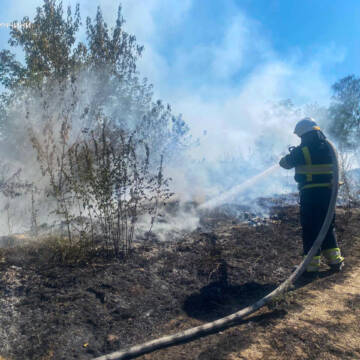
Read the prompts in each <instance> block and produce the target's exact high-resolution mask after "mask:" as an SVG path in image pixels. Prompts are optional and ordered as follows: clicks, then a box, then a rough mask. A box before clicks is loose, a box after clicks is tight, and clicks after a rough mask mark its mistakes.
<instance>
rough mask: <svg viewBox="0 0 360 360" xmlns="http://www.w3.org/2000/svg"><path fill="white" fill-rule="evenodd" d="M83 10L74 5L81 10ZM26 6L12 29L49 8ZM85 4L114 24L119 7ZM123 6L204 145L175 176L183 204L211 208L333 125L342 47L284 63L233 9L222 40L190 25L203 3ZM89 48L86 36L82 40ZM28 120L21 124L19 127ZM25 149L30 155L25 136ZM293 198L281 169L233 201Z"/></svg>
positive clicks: (253, 24)
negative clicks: (330, 75) (333, 77)
mask: <svg viewBox="0 0 360 360" xmlns="http://www.w3.org/2000/svg"><path fill="white" fill-rule="evenodd" d="M76 2H77V1H68V2H64V5H65V6H66V5H67V4H70V5H72V6H73V8H74V5H75V3H76ZM22 3H23V4H22V5H21V6H19V2H17V3H16V6H15V5H14V4H13V2H6V3H5V4H6V5H5V12H4V13H6V17H5V18H4V19H2V21H11V20H14V19H21V18H22V17H23V16H25V15H29V14H34V8H35V6H39V5H41V3H42V1H40V0H39V1H34V0H33V1H27V2H22ZM79 3H80V11H81V14H82V19H83V22H84V19H85V17H86V16H90V17H92V18H93V17H94V16H95V13H96V5H97V4H99V5H100V6H101V8H102V10H103V13H104V18H105V20H106V21H107V22H108V23H109V24H113V23H114V20H115V13H116V11H115V10H116V8H115V5H116V4H114V2H112V1H109V0H100V1H98V2H97V3H93V2H86V1H84V0H81V1H79ZM122 5H123V15H124V17H125V19H126V24H125V30H126V31H128V32H130V33H134V34H135V35H136V36H137V40H138V43H139V44H143V45H144V46H145V52H144V54H143V57H142V58H141V59H140V61H139V64H138V70H139V72H140V75H141V76H144V77H147V78H148V79H149V80H150V82H151V83H153V84H154V91H155V96H156V97H159V98H161V99H163V100H164V101H166V102H169V103H170V104H171V105H172V108H173V111H174V112H175V113H181V114H182V115H183V118H184V120H185V121H186V122H187V124H188V125H189V126H190V133H191V135H192V138H193V140H194V142H195V143H197V144H196V145H194V146H192V147H191V148H190V149H189V150H188V151H187V152H186V153H185V154H183V155H182V156H181V158H177V161H176V163H172V164H168V167H167V172H166V175H167V176H171V177H172V178H173V182H172V186H173V190H174V191H175V192H176V193H177V196H178V197H179V198H180V199H182V200H184V201H189V200H195V201H198V202H200V203H204V202H206V201H211V199H213V198H214V197H217V196H219V195H221V194H223V193H225V192H226V191H228V190H229V189H232V188H233V187H234V186H237V185H239V184H241V183H243V182H246V181H248V180H249V179H251V178H252V177H253V176H256V175H258V174H260V173H262V172H263V171H265V170H266V169H268V168H269V167H271V166H273V165H274V164H276V163H277V161H278V159H279V157H280V155H281V154H283V153H284V152H285V151H286V150H287V147H288V146H289V145H296V144H297V143H298V139H297V138H296V137H295V135H293V128H294V125H295V123H296V121H298V120H299V119H300V118H301V117H303V116H313V117H315V118H316V119H318V120H319V121H320V123H321V124H322V125H326V117H325V112H324V111H323V110H322V108H321V107H322V106H326V105H327V104H328V102H329V99H330V92H329V91H330V88H329V84H328V82H327V80H326V79H325V78H324V76H323V68H324V67H326V66H329V65H332V64H334V63H338V62H341V61H342V60H343V58H344V56H345V54H344V52H343V51H341V49H338V48H336V47H335V46H334V45H333V44H329V46H327V47H323V48H319V50H318V51H317V52H316V53H314V56H313V57H312V58H311V59H305V58H304V57H303V55H302V53H301V50H299V49H293V51H291V52H289V53H288V54H287V55H286V56H284V55H282V56H280V54H279V53H277V51H276V49H275V47H274V46H273V43H272V39H271V38H269V36H268V35H267V31H266V29H264V28H263V27H262V24H261V23H259V22H258V21H257V20H256V19H252V18H250V17H249V16H248V15H247V14H245V13H244V12H243V11H241V9H239V8H238V7H236V6H235V2H233V1H230V2H228V4H227V5H224V7H223V9H222V12H221V14H219V16H222V17H223V18H224V19H226V21H223V22H222V25H221V26H219V27H218V28H216V29H215V30H216V31H215V30H214V29H212V28H211V27H210V26H209V24H206V27H204V29H203V30H201V28H202V24H201V19H200V18H199V20H198V21H199V23H198V24H195V25H194V24H193V25H192V27H191V26H189V24H190V23H194V19H196V16H195V15H194V14H195V11H196V9H197V8H196V6H198V4H196V2H195V1H193V0H186V1H182V2H179V1H176V0H170V1H165V0H150V1H145V0H144V1H140V2H139V1H137V2H136V3H135V2H133V1H130V0H123V1H122ZM30 20H31V16H30ZM165 29H166V31H165ZM201 31H202V32H201ZM191 32H193V37H194V39H195V40H194V41H191V36H192V33H191ZM206 32H209V34H210V35H211V36H212V38H211V39H209V38H207V36H206V34H205V33H206ZM199 33H200V35H199ZM204 34H205V35H204ZM210 35H209V36H210ZM84 39H85V31H84V29H82V30H81V33H80V40H84ZM89 92H91V87H90V88H88V90H87V94H89ZM285 99H291V101H292V103H291V102H289V101H284V100H285ZM292 104H295V105H292ZM309 104H318V105H316V106H314V105H312V106H309ZM21 116H22V115H21V114H18V115H14V117H15V118H17V119H18V122H20V121H19V119H21ZM19 126H21V125H19ZM35 127H36V126H35ZM16 141H18V142H19V143H21V144H22V146H23V147H24V146H27V147H29V149H30V144H27V143H26V141H25V140H24V139H23V140H21V137H20V139H16ZM28 154H33V153H31V151H30V150H29V151H28ZM29 156H30V155H29ZM21 162H22V164H21V165H22V167H24V164H27V165H28V166H27V167H25V169H24V171H25V173H26V174H27V175H28V173H29V172H34V171H35V170H34V169H36V167H35V165H34V164H33V163H31V161H30V159H22V161H21ZM14 164H15V165H16V164H17V163H16V161H15V159H14ZM32 175H33V174H32ZM39 181H41V180H39ZM290 191H295V185H294V182H293V180H292V174H291V173H289V172H285V171H283V170H277V171H276V172H273V173H271V174H269V176H268V177H263V178H262V179H261V181H258V182H256V183H254V184H252V185H251V187H247V188H246V190H245V189H244V191H243V192H238V193H237V194H236V196H235V194H234V196H233V198H227V199H226V200H227V201H229V202H237V203H246V204H251V203H252V202H253V199H254V198H256V197H260V196H271V195H273V194H279V193H286V192H290ZM27 211H28V210H27ZM46 211H47V210H46ZM46 211H44V213H45V212H46ZM192 219H195V221H193V220H191V221H190V220H189V219H188V220H186V221H179V222H178V223H179V224H181V223H184V222H186V223H187V224H188V225H189V226H187V228H193V227H196V226H197V224H198V221H197V220H196V214H194V216H192ZM5 222H6V221H5V220H4V223H3V227H4V228H5V227H6V224H5Z"/></svg>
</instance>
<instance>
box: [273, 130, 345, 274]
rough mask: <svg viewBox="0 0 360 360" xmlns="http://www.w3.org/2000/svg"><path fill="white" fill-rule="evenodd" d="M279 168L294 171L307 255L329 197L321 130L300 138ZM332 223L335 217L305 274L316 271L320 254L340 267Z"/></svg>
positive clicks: (327, 161) (327, 155)
mask: <svg viewBox="0 0 360 360" xmlns="http://www.w3.org/2000/svg"><path fill="white" fill-rule="evenodd" d="M316 128H317V127H316ZM280 166H281V167H283V168H285V169H291V168H295V181H296V182H297V183H298V187H299V190H300V221H301V226H302V237H303V249H304V255H306V254H307V253H308V252H309V250H310V249H311V247H312V245H313V243H314V241H315V239H316V237H317V235H318V233H319V232H320V229H321V226H322V224H323V222H324V219H325V216H326V213H327V210H328V206H329V202H330V198H331V181H332V158H331V153H330V149H329V145H328V143H327V141H326V138H325V135H324V134H323V133H322V132H321V131H320V128H317V130H312V131H310V132H307V133H306V134H304V135H303V136H301V144H300V145H299V146H297V147H294V148H291V149H290V153H289V154H288V155H286V156H284V157H283V158H282V159H281V160H280ZM334 223H335V215H334V218H333V221H332V223H331V225H330V227H329V230H328V233H327V235H326V237H325V239H324V241H323V243H322V247H321V250H319V252H318V254H316V256H314V258H313V259H312V261H311V262H310V264H309V266H308V267H307V269H306V270H307V272H316V271H318V270H319V266H320V256H321V254H322V255H323V256H324V257H325V259H326V260H327V262H328V264H329V265H330V267H332V268H334V269H336V268H339V266H340V265H342V264H341V263H342V262H343V260H344V258H343V257H342V256H341V252H340V249H339V246H338V244H337V241H336V237H335V232H334Z"/></svg>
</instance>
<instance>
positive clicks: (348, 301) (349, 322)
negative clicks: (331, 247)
mask: <svg viewBox="0 0 360 360" xmlns="http://www.w3.org/2000/svg"><path fill="white" fill-rule="evenodd" d="M311 287H312V288H310V289H309V290H307V291H306V297H305V298H304V299H302V301H301V305H302V307H303V309H302V310H301V311H299V312H295V313H292V312H290V313H289V314H288V315H287V316H286V317H285V318H284V319H281V320H280V321H278V323H277V324H276V325H275V326H274V327H273V329H272V330H271V331H270V332H269V331H262V332H259V333H258V334H257V338H256V341H255V342H253V343H252V344H251V346H249V347H248V348H247V349H244V350H243V351H240V352H233V353H231V354H229V356H228V359H229V360H240V359H246V360H258V359H259V360H260V359H265V358H266V359H318V360H319V359H324V360H325V359H326V360H331V359H354V360H355V359H357V360H358V359H360V306H359V305H360V267H358V268H356V269H354V270H353V271H352V272H351V273H350V274H348V277H347V278H346V279H344V281H343V282H338V283H335V284H333V286H331V287H329V288H328V289H322V290H319V289H317V288H316V283H314V284H313V285H312V286H311Z"/></svg>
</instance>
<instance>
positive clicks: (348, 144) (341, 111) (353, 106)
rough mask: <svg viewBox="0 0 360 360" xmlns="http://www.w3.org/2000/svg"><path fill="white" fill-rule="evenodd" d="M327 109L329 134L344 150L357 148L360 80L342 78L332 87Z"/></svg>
mask: <svg viewBox="0 0 360 360" xmlns="http://www.w3.org/2000/svg"><path fill="white" fill-rule="evenodd" d="M332 89H333V92H334V94H333V98H332V103H331V105H330V108H329V120H330V127H329V130H330V133H331V134H332V135H333V136H334V137H335V138H337V139H338V141H339V142H340V144H341V145H342V146H343V147H344V148H348V149H354V148H356V147H358V146H359V136H360V78H359V77H356V76H355V75H350V76H347V77H344V78H342V79H340V80H339V81H337V82H336V83H335V84H334V85H333V86H332Z"/></svg>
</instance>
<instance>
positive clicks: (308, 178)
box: [301, 146, 312, 182]
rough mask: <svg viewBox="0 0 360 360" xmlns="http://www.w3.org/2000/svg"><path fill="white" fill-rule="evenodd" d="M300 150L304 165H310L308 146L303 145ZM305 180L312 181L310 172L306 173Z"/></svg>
mask: <svg viewBox="0 0 360 360" xmlns="http://www.w3.org/2000/svg"><path fill="white" fill-rule="evenodd" d="M301 150H302V152H303V155H304V159H305V163H306V165H312V162H311V156H310V151H309V148H308V147H307V146H304V147H303V148H301ZM306 181H308V182H309V181H312V175H311V174H306Z"/></svg>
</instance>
